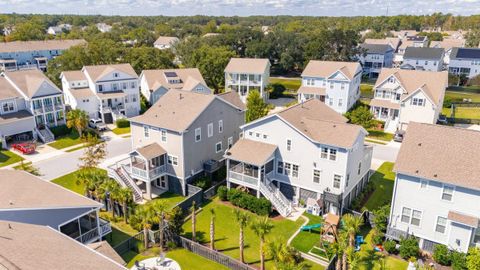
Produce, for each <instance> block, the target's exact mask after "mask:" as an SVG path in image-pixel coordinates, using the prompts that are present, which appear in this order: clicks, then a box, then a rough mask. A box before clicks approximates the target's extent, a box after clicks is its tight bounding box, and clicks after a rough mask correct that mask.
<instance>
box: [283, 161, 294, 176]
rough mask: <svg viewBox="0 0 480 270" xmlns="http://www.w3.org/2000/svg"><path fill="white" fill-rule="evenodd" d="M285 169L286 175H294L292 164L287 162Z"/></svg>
mask: <svg viewBox="0 0 480 270" xmlns="http://www.w3.org/2000/svg"><path fill="white" fill-rule="evenodd" d="M284 165H285V168H284V170H283V174H285V175H291V173H292V164H290V163H287V162H285V164H284Z"/></svg>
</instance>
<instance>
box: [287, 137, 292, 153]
mask: <svg viewBox="0 0 480 270" xmlns="http://www.w3.org/2000/svg"><path fill="white" fill-rule="evenodd" d="M290 150H292V140H290V139H287V151H290Z"/></svg>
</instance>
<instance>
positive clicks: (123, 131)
mask: <svg viewBox="0 0 480 270" xmlns="http://www.w3.org/2000/svg"><path fill="white" fill-rule="evenodd" d="M112 132H113V133H115V134H117V135H123V134H127V133H130V127H125V128H114V129H113V130H112Z"/></svg>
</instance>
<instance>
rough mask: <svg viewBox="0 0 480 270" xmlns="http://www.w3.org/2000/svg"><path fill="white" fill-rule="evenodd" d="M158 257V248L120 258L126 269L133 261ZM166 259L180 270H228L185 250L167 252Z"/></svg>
mask: <svg viewBox="0 0 480 270" xmlns="http://www.w3.org/2000/svg"><path fill="white" fill-rule="evenodd" d="M158 255H159V252H158V248H152V249H149V250H147V251H145V252H143V253H141V254H137V253H134V252H132V251H130V252H127V253H125V254H124V255H123V256H122V257H123V259H124V260H125V261H126V262H127V263H128V265H127V268H131V267H133V266H134V264H135V261H141V260H145V259H148V258H151V257H157V256H158ZM167 258H171V259H173V260H175V261H176V262H178V264H180V267H181V268H182V269H189V270H190V269H192V270H228V268H227V267H225V266H223V265H221V264H218V263H216V262H213V261H210V260H207V259H205V258H204V257H202V256H200V255H197V254H195V253H192V252H190V251H188V250H185V249H175V250H171V251H168V252H167Z"/></svg>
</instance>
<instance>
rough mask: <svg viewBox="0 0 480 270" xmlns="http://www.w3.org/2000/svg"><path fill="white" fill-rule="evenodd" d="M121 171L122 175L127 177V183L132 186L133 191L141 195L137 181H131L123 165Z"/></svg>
mask: <svg viewBox="0 0 480 270" xmlns="http://www.w3.org/2000/svg"><path fill="white" fill-rule="evenodd" d="M121 171H122V173H123V176H125V178H126V179H127V181H128V184H130V185H131V187H132V188H133V190H134V192H136V193H137V194H140V196H142V190H141V189H140V188H139V187H138V186H137V183H135V181H133V179H132V178H131V177H130V174H129V172H128V170H127V169H126V168H125V165H122V166H121Z"/></svg>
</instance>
